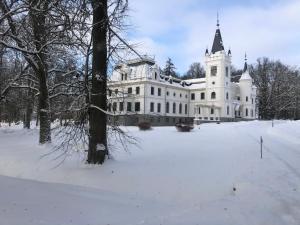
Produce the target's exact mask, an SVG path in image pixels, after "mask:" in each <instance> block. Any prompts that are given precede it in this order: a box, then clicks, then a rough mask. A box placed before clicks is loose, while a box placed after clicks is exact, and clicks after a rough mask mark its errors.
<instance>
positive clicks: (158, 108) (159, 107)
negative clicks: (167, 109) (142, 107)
mask: <svg viewBox="0 0 300 225" xmlns="http://www.w3.org/2000/svg"><path fill="white" fill-rule="evenodd" d="M160 111H161V104H160V103H157V112H158V113H160Z"/></svg>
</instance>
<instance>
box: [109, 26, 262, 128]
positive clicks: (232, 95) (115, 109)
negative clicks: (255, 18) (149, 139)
mask: <svg viewBox="0 0 300 225" xmlns="http://www.w3.org/2000/svg"><path fill="white" fill-rule="evenodd" d="M231 57H232V56H231V51H230V50H229V51H228V52H225V49H224V46H223V42H222V36H221V32H220V28H219V23H218V25H217V30H216V33H215V37H214V42H213V46H212V50H211V52H209V51H208V49H206V52H205V71H206V74H205V77H204V78H197V79H189V80H180V79H178V78H175V77H172V76H165V75H164V74H162V72H161V70H160V68H159V66H158V65H157V64H156V63H155V61H154V59H152V58H149V57H146V56H145V57H142V58H139V59H134V60H129V61H127V62H126V63H123V64H119V65H117V66H116V67H115V69H114V71H113V74H112V76H111V80H110V81H109V82H108V87H109V96H108V102H109V107H108V108H109V111H111V112H112V113H113V114H115V116H112V117H110V119H117V120H118V121H119V123H121V124H125V125H136V124H138V123H139V122H141V121H149V122H151V123H152V124H153V125H173V124H175V123H178V122H185V123H192V122H194V123H201V122H208V121H235V120H253V119H256V118H257V111H256V90H257V88H256V87H255V86H254V85H253V80H252V78H251V76H250V74H249V71H248V66H247V61H246V59H245V66H244V70H243V74H241V75H240V76H239V77H238V78H239V79H236V77H232V75H231Z"/></svg>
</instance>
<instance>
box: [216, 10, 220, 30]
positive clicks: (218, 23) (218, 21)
mask: <svg viewBox="0 0 300 225" xmlns="http://www.w3.org/2000/svg"><path fill="white" fill-rule="evenodd" d="M217 27H218V28H219V27H220V20H219V12H217Z"/></svg>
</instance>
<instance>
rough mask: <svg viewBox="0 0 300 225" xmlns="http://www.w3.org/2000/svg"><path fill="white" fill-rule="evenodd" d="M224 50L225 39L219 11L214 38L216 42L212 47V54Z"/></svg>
mask: <svg viewBox="0 0 300 225" xmlns="http://www.w3.org/2000/svg"><path fill="white" fill-rule="evenodd" d="M220 51H224V46H223V40H222V36H221V31H220V21H219V13H218V15H217V30H216V34H215V38H214V43H213V46H212V49H211V52H212V54H215V53H216V52H220Z"/></svg>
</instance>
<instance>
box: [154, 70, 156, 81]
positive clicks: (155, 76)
mask: <svg viewBox="0 0 300 225" xmlns="http://www.w3.org/2000/svg"><path fill="white" fill-rule="evenodd" d="M154 79H155V80H157V73H156V72H155V73H154Z"/></svg>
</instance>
